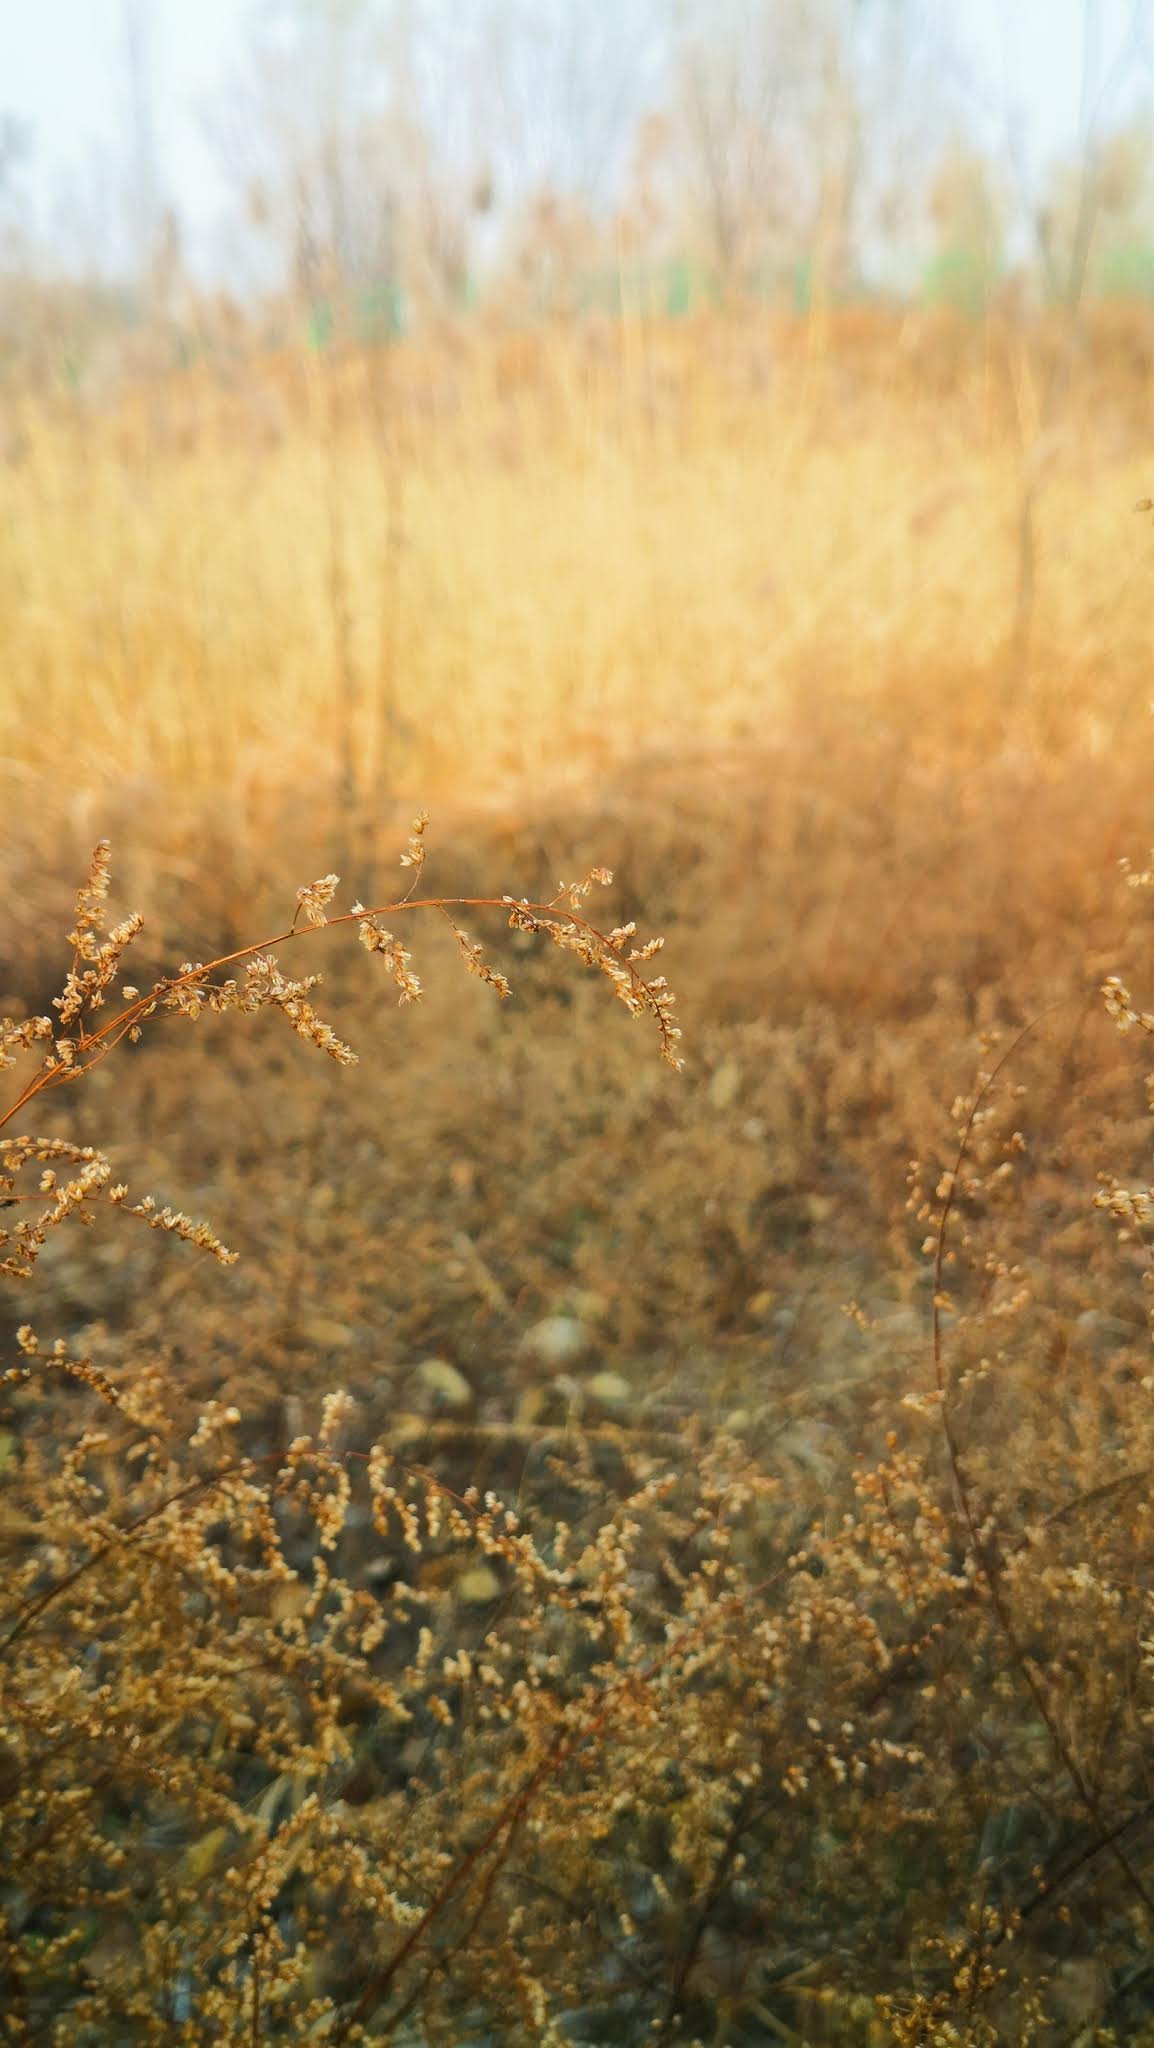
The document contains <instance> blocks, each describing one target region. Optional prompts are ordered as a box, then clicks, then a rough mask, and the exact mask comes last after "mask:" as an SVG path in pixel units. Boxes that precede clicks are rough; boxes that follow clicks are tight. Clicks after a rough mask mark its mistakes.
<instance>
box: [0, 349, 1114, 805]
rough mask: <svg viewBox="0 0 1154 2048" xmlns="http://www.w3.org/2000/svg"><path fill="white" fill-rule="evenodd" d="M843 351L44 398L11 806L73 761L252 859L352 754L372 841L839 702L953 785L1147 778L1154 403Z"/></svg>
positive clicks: (3, 589) (21, 574) (304, 363)
mask: <svg viewBox="0 0 1154 2048" xmlns="http://www.w3.org/2000/svg"><path fill="white" fill-rule="evenodd" d="M847 329H848V331H847V333H846V334H845V336H844V337H841V336H839V335H838V334H837V333H836V332H834V333H832V334H831V333H828V332H827V333H826V334H824V335H823V336H821V337H820V338H819V340H818V341H817V342H815V341H814V339H813V337H812V336H809V335H807V334H806V333H805V331H804V330H802V331H801V332H800V333H799V332H798V331H794V330H790V329H788V328H783V327H782V326H781V325H780V324H775V323H772V322H770V321H769V320H762V321H756V322H755V321H753V320H749V321H746V322H743V323H736V322H735V323H734V324H733V325H732V326H728V327H727V326H724V325H719V326H709V325H702V326H700V327H698V326H691V327H687V328H684V329H682V330H678V329H668V328H667V329H664V330H662V329H658V330H656V331H653V332H650V331H649V330H648V329H639V330H634V329H633V328H630V327H628V326H626V327H625V328H624V329H621V330H617V329H614V330H608V331H605V332H596V333H588V334H583V333H581V332H576V333H574V332H572V331H563V332H559V333H557V334H552V335H550V334H546V335H542V336H530V337H528V338H521V339H520V340H519V341H518V340H517V338H513V339H512V340H511V339H509V338H507V337H506V338H505V339H504V340H503V341H502V340H500V339H499V338H498V339H486V338H485V337H484V336H473V335H469V336H467V337H466V339H465V340H463V341H462V342H461V343H460V344H459V346H458V347H456V348H455V349H450V348H449V347H448V346H447V345H446V344H443V343H442V344H437V343H436V342H433V343H431V344H430V345H429V347H428V349H427V350H425V351H423V350H421V349H420V348H419V347H418V345H417V344H416V343H411V344H408V345H406V346H405V347H404V348H402V349H399V350H397V351H396V352H395V353H394V354H393V355H391V356H387V357H384V358H382V357H380V356H377V357H365V356H363V355H341V354H330V355H328V356H325V355H320V356H308V355H306V354H303V353H302V355H301V357H300V358H299V359H298V358H293V357H290V356H281V357H276V358H268V359H265V360H262V359H260V358H259V357H256V358H254V359H251V360H245V361H242V362H239V363H237V364H235V365H233V366H231V367H229V368H228V370H227V372H226V370H225V369H223V368H217V369H216V370H210V369H206V368H202V369H199V370H193V371H189V372H186V373H185V374H183V375H176V374H164V375H162V374H160V373H159V372H157V373H156V374H155V375H154V376H153V378H152V380H151V382H150V383H148V384H147V385H146V386H145V387H144V388H143V389H141V388H133V387H132V386H131V385H129V386H128V387H127V388H126V389H123V390H122V389H120V388H119V387H114V388H111V389H110V390H108V391H107V392H105V393H103V394H102V395H101V396H99V397H93V396H90V397H85V398H82V399H77V400H74V401H69V402H68V403H64V402H63V401H62V400H60V399H56V400H53V398H52V397H51V395H48V396H43V397H40V398H38V399H35V400H33V399H28V400H26V401H22V400H21V399H20V398H19V397H15V398H13V399H12V400H11V401H10V405H9V417H10V424H9V426H8V451H9V456H8V461H7V462H6V463H5V465H4V466H3V468H2V469H0V518H2V520H3V531H4V546H3V550H2V553H0V660H2V662H3V673H4V690H3V694H2V697H0V757H2V764H3V765H2V770H0V772H2V773H3V776H4V778H5V800H6V802H7V803H8V804H9V805H10V806H11V807H12V811H13V814H14V815H16V816H19V814H20V812H21V811H22V810H25V809H27V810H28V811H30V812H31V813H32V814H33V815H41V816H42V815H43V814H44V812H45V810H47V811H49V812H53V811H56V810H57V809H58V808H59V807H60V801H59V800H60V795H61V778H60V773H59V768H60V746H61V739H62V736H63V737H65V738H66V743H67V761H68V775H67V783H68V792H69V800H70V801H71V802H73V803H75V802H76V801H78V800H85V799H87V798H91V799H93V800H94V801H96V802H97V804H98V806H99V803H100V802H102V801H103V800H104V798H105V797H106V796H107V797H110V798H111V799H112V801H113V802H114V803H116V804H121V803H126V804H127V805H128V806H129V808H131V807H132V805H133V803H134V802H135V803H143V804H144V805H145V806H146V807H148V806H150V805H151V806H152V807H154V808H156V809H157V810H159V811H160V812H162V813H163V814H164V816H165V818H166V819H167V820H169V821H171V820H172V817H173V812H172V806H173V803H174V802H175V804H176V807H177V811H178V813H179V815H180V816H182V817H183V816H184V815H185V814H186V813H187V810H188V807H190V806H191V807H193V808H195V806H196V805H197V804H198V803H203V804H206V805H208V806H210V807H212V809H213V810H214V811H216V812H218V813H219V812H221V811H223V812H224V813H226V814H227V815H228V816H230V817H234V818H235V819H236V820H237V821H238V823H240V824H243V819H244V817H245V816H246V807H247V806H248V805H249V804H250V803H251V802H252V800H253V798H254V796H255V795H257V794H260V795H261V796H267V795H268V794H269V793H270V792H273V791H280V792H283V793H285V794H287V795H289V796H290V797H291V796H296V795H299V796H300V798H301V799H302V800H304V799H306V798H307V800H308V801H309V802H310V803H315V802H317V801H319V800H321V798H322V797H323V796H324V795H325V794H326V793H329V792H331V791H334V790H336V789H338V788H340V787H341V779H340V778H341V766H342V759H343V758H344V756H343V753H342V750H343V749H346V748H347V749H348V750H349V752H350V754H351V758H352V759H353V762H354V766H355V775H356V782H357V792H358V797H359V799H360V801H362V802H363V803H365V804H366V805H368V806H370V807H371V806H372V804H373V803H374V802H375V801H377V800H379V798H380V797H381V795H382V794H383V793H385V792H388V793H390V794H392V793H395V792H397V791H402V792H404V793H405V794H406V796H408V795H410V794H411V793H413V792H420V793H424V794H426V795H428V796H429V797H433V798H439V797H441V796H442V795H443V794H445V793H452V794H454V795H455V796H457V797H460V798H463V799H467V800H468V801H476V800H477V798H478V797H481V796H488V797H489V798H491V799H492V800H494V801H496V802H498V803H505V804H507V803H509V802H511V801H518V800H520V799H521V798H522V797H523V794H524V792H525V791H526V789H532V790H535V791H538V792H539V791H540V790H541V789H542V788H543V787H544V786H546V785H549V784H553V783H557V782H563V783H567V784H568V783H571V782H572V781H573V780H574V779H581V778H586V779H587V778H589V777H595V776H598V775H604V774H605V773H606V772H609V771H611V770H613V769H614V768H616V767H617V766H619V765H622V766H624V767H625V768H626V770H628V765H629V763H630V761H631V760H635V759H636V756H637V753H638V750H641V751H642V752H648V751H649V750H651V749H653V748H654V747H657V748H659V749H663V748H666V747H668V746H670V745H673V746H674V747H675V748H677V749H692V748H694V747H698V746H700V747H702V748H709V747H711V746H714V745H717V744H722V745H728V744H736V745H738V746H743V747H744V746H749V745H751V744H752V745H754V746H757V745H758V744H760V743H762V742H764V741H765V740H766V739H768V738H770V737H772V735H773V733H774V731H775V729H777V728H778V727H779V726H780V723H781V721H782V719H783V717H786V716H793V715H794V714H795V712H796V710H797V707H798V706H799V705H800V706H804V705H806V704H811V703H814V702H815V701H816V702H821V703H829V704H837V705H841V706H844V707H845V708H846V711H847V715H849V716H851V717H852V716H855V715H860V716H863V717H865V718H868V719H880V720H885V721H887V722H891V723H892V722H897V723H901V724H903V725H907V726H908V728H909V730H910V732H911V736H916V738H917V740H918V743H919V745H921V746H927V745H932V744H933V742H934V740H935V737H936V738H939V739H940V740H941V742H942V744H948V742H949V738H950V736H951V735H954V734H958V733H964V732H965V731H967V730H973V731H976V732H978V733H981V734H984V735H987V736H988V735H989V734H990V733H992V732H993V731H995V730H996V729H997V728H998V727H999V725H1004V729H1005V731H1006V732H1007V734H1009V736H1010V737H1011V738H1012V739H1013V741H1014V743H1016V744H1018V743H1022V742H1023V741H1024V742H1025V743H1027V744H1032V743H1033V742H1034V740H1035V739H1037V738H1041V740H1042V741H1043V743H1044V744H1045V745H1047V746H1050V745H1053V744H1055V743H1056V744H1058V745H1059V746H1065V745H1069V746H1073V747H1077V748H1078V749H1088V750H1089V751H1090V752H1091V753H1092V754H1094V755H1101V754H1102V753H1103V752H1107V753H1108V752H1109V750H1110V749H1111V747H1113V746H1114V745H1115V744H1117V743H1118V742H1119V740H1123V739H1124V743H1125V744H1126V746H1127V747H1130V746H1132V745H1133V744H1134V743H1135V740H1136V738H1137V737H1138V736H1139V735H1140V734H1142V733H1143V732H1144V730H1145V723H1146V718H1147V704H1146V695H1147V691H1146V677H1145V667H1146V662H1147V657H1148V651H1149V626H1148V621H1149V604H1148V585H1147V581H1146V575H1145V566H1146V561H1147V556H1148V529H1147V528H1146V527H1145V526H1144V525H1143V524H1142V523H1141V522H1140V521H1139V520H1138V519H1136V518H1135V517H1134V515H1133V512H1132V509H1131V508H1132V505H1133V503H1134V501H1135V500H1136V499H1137V498H1140V497H1141V496H1143V495H1144V494H1145V491H1146V488H1147V487H1148V485H1149V477H1148V474H1147V473H1146V471H1147V467H1148V465H1147V464H1146V463H1145V460H1144V457H1145V450H1144V447H1143V445H1142V439H1141V433H1140V430H1139V427H1138V422H1139V421H1140V419H1141V416H1142V406H1143V402H1144V400H1145V397H1146V395H1147V391H1148V381H1149V380H1148V372H1146V371H1145V370H1144V369H1143V368H1142V365H1141V363H1139V366H1138V370H1135V368H1134V366H1133V365H1132V364H1130V365H1127V366H1125V367H1126V370H1127V374H1125V375H1121V374H1119V375H1118V376H1117V377H1116V378H1115V379H1114V381H1113V382H1112V380H1111V358H1110V355H1109V353H1108V352H1107V351H1106V350H1105V349H1104V350H1103V359H1102V360H1101V361H1099V360H1097V359H1095V357H1094V355H1093V352H1092V347H1091V352H1090V354H1089V359H1088V360H1085V361H1084V360H1082V358H1081V357H1080V358H1079V359H1078V362H1077V364H1076V366H1075V372H1074V374H1073V376H1070V375H1069V374H1067V377H1066V379H1065V383H1066V389H1065V390H1064V391H1063V392H1062V393H1061V394H1060V396H1059V399H1058V401H1057V402H1056V403H1055V402H1053V401H1048V400H1047V385H1048V383H1049V381H1050V379H1051V376H1052V374H1053V365H1052V363H1051V362H1049V361H1048V360H1047V359H1046V357H1045V356H1044V355H1043V354H1042V353H1041V352H1040V351H1039V350H1038V349H1037V347H1031V343H1030V341H1029V338H1028V337H1025V338H1023V337H1020V336H1015V335H1014V334H1013V333H997V334H994V335H991V336H987V337H984V338H983V337H982V336H981V335H980V334H978V333H976V332H973V331H968V330H965V329H961V330H959V331H958V332H954V333H952V332H950V331H949V330H948V329H947V330H939V329H937V328H934V327H929V326H927V325H926V324H925V323H924V322H923V323H922V327H921V328H919V325H918V323H917V322H916V321H914V320H912V319H911V320H908V321H906V322H904V323H899V322H898V321H897V320H896V319H895V320H894V321H892V322H891V323H890V325H889V326H888V328H882V329H881V330H880V331H878V329H877V328H875V327H867V328H866V329H865V331H864V332H862V333H857V334H855V332H854V329H853V327H852V324H851V323H849V322H848V321H847ZM1138 332H1139V335H1140V332H1141V330H1140V329H1139V330H1138ZM1139 372H1141V374H1139ZM1144 380H1145V381H1144ZM109 381H110V382H111V380H109ZM1047 413H1048V414H1049V415H1050V416H1049V417H1047ZM1027 504H1028V505H1029V508H1030V517H1031V521H1032V533H1031V537H1030V562H1029V566H1028V569H1027V568H1025V567H1024V566H1023V560H1022V548H1021V528H1022V520H1023V508H1024V507H1025V506H1026V505H1027ZM1024 580H1028V586H1029V587H1028V590H1027V592H1026V597H1025V602H1026V603H1027V605H1028V610H1029V619H1028V627H1029V631H1028V635H1027V637H1026V639H1025V640H1024V641H1023V640H1022V639H1021V635H1020V632H1019V628H1020V625H1021V617H1020V612H1021V606H1022V603H1023V582H1024Z"/></svg>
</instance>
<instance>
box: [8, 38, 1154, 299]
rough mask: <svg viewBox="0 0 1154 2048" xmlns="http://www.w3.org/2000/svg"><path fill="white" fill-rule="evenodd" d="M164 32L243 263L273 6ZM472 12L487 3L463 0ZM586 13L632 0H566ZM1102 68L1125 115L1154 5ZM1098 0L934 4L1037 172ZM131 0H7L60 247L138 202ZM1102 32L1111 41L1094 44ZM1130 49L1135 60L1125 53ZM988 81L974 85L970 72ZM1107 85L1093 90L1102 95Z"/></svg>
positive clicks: (205, 261) (168, 63) (1148, 83)
mask: <svg viewBox="0 0 1154 2048" xmlns="http://www.w3.org/2000/svg"><path fill="white" fill-rule="evenodd" d="M139 4H142V5H144V7H145V10H146V14H147V18H148V20H149V23H150V26H151V31H152V38H151V39H152V44H153V58H152V63H153V71H154V98H155V105H156V110H157V114H156V127H157V137H156V153H157V160H158V164H159V170H160V178H161V183H162V185H163V187H164V189H165V190H166V191H167V192H169V193H172V194H174V195H175V196H176V197H177V199H178V201H179V204H180V208H181V211H182V214H183V216H184V219H185V221H186V222H187V224H188V227H189V230H190V254H191V255H192V257H193V260H194V262H195V263H196V264H197V267H198V268H204V269H207V270H209V271H211V270H212V269H214V268H217V267H219V266H220V265H222V264H227V262H228V250H227V245H226V242H225V240H224V239H223V237H224V229H223V227H222V225H221V223H222V220H223V217H224V215H225V211H226V200H227V197H228V194H227V187H226V185H225V182H224V179H223V177H222V173H221V171H220V168H219V165H218V163H217V160H216V158H215V156H214V153H213V149H212V146H211V144H210V142H209V140H208V135H207V128H208V125H209V123H210V119H211V110H212V107H213V103H214V99H216V97H217V96H218V94H219V90H220V87H221V83H222V80H224V79H225V78H226V77H227V76H228V73H229V69H230V63H231V61H232V60H233V59H234V58H235V57H236V55H237V53H238V51H239V49H240V47H241V45H242V43H243V39H244V29H245V24H246V22H247V21H248V20H250V19H251V16H252V12H253V7H254V5H259V4H260V0H139ZM454 4H455V6H456V7H458V8H460V9H461V10H467V9H468V8H469V6H470V5H472V4H475V0H454ZM554 4H555V5H556V7H557V9H558V11H559V13H562V14H563V13H564V12H565V10H566V9H569V8H578V9H580V10H581V12H582V13H583V15H584V16H585V18H591V17H594V16H595V15H596V11H597V10H598V9H599V8H601V7H613V6H615V5H616V4H617V0H554ZM1088 4H1089V5H1090V7H1091V10H1092V12H1091V20H1092V21H1094V20H1097V22H1098V24H1099V27H1098V32H1097V36H1096V39H1095V37H1093V36H1092V37H1091V43H1090V48H1091V53H1092V69H1094V70H1096V72H1097V75H1098V78H1099V82H1100V85H1104V86H1105V87H1106V88H1108V89H1109V90H1110V92H1111V94H1112V102H1111V107H1110V109H1109V111H1111V112H1114V113H1120V112H1123V111H1124V110H1125V108H1126V106H1127V104H1133V102H1134V100H1135V99H1136V98H1137V97H1147V98H1149V97H1151V96H1152V90H1154V55H1152V53H1154V26H1152V27H1151V29H1150V32H1149V33H1148V34H1145V33H1140V34H1135V33H1134V31H1135V28H1136V26H1137V28H1138V29H1140V30H1142V31H1144V29H1145V18H1146V16H1147V14H1149V15H1150V17H1151V19H1152V21H1154V0H1151V4H1150V6H1149V7H1147V6H1144V5H1143V4H1142V0H1097V4H1095V0H1088ZM1086 5H1087V0H925V6H926V9H927V10H928V19H929V20H930V21H931V22H932V23H933V25H934V31H935V34H936V33H937V32H938V31H939V30H940V33H941V38H942V50H943V64H944V65H946V64H949V62H950V51H951V50H954V51H957V50H963V51H965V52H966V53H967V60H966V63H965V64H964V65H963V66H962V67H961V69H962V71H964V72H965V73H966V74H967V76H966V78H965V79H963V78H962V77H961V76H960V75H959V77H958V80H957V83H958V88H959V92H960V93H963V94H969V97H970V103H971V105H972V108H973V112H974V115H975V118H976V119H980V120H981V121H982V122H983V125H984V127H985V131H986V134H987V137H988V138H990V139H992V140H994V141H995V142H1001V141H1002V140H1003V139H1004V135H1005V133H1006V110H1007V108H1009V109H1010V110H1011V113H1012V117H1013V125H1014V128H1015V132H1016V134H1017V135H1018V137H1019V142H1020V149H1021V153H1022V156H1023V158H1024V160H1025V161H1026V163H1027V164H1028V166H1029V167H1030V169H1031V170H1032V171H1033V172H1034V173H1035V174H1036V173H1037V172H1038V171H1039V170H1040V169H1041V168H1042V167H1044V165H1045V163H1046V161H1047V160H1048V159H1049V158H1051V157H1052V156H1054V155H1055V154H1057V153H1059V152H1060V151H1061V150H1062V149H1064V148H1067V147H1069V146H1070V145H1071V144H1072V143H1074V142H1075V141H1076V139H1077V136H1078V132H1079V121H1080V118H1081V116H1082V115H1083V114H1084V112H1085V105H1086V97H1087V96H1086V95H1085V93H1084V88H1083V79H1084V71H1085V66H1084V54H1085V50H1086V42H1085V27H1084V25H1085V21H1086V13H1085V9H1086ZM125 11H126V10H125V0H0V116H3V115H5V114H6V115H10V116H15V117H16V118H17V119H18V120H19V121H20V122H21V123H25V124H27V127H28V129H29V130H30V132H31V136H32V142H33V156H32V159H31V161H30V164H29V166H28V168H27V170H26V171H25V173H24V175H23V177H22V180H21V185H20V195H21V202H22V204H23V205H24V208H25V213H26V217H27V218H28V219H29V221H30V224H31V225H32V227H33V229H34V230H35V231H36V233H37V234H38V235H41V236H47V237H50V238H51V239H53V240H55V241H57V242H58V243H59V244H60V245H61V246H64V247H67V246H68V244H69V243H70V242H71V243H72V244H73V245H75V244H76V242H77V241H78V240H80V241H86V242H87V244H88V245H89V246H90V247H92V246H95V244H96V242H97V241H98V240H99V237H100V235H101V234H103V235H105V236H107V235H108V233H109V232H110V231H109V228H108V221H109V220H110V219H111V218H114V217H115V216H116V214H117V211H118V205H117V203H113V193H114V190H116V189H117V186H118V189H119V195H120V196H119V209H120V212H121V216H122V212H123V180H124V168H123V167H124V159H125V151H124V137H125V133H126V129H127V125H128V124H127V120H126V108H127V93H128V88H127V83H126V79H127V67H126V62H125V55H124V51H125V29H124V20H125ZM1095 40H1096V49H1095ZM1123 52H1126V53H1127V54H1126V61H1125V62H1124V63H1123V62H1120V61H1119V59H1120V57H1121V55H1122V53H1123ZM970 80H972V82H973V86H974V88H975V90H974V91H973V92H972V93H971V92H970V85H969V81H970ZM1094 97H1095V95H1094V94H1093V93H1091V94H1090V95H1089V99H1090V101H1091V102H1093V100H1094Z"/></svg>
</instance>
